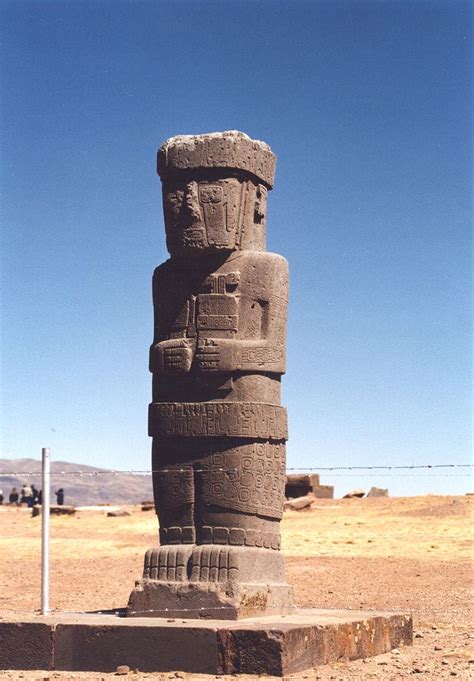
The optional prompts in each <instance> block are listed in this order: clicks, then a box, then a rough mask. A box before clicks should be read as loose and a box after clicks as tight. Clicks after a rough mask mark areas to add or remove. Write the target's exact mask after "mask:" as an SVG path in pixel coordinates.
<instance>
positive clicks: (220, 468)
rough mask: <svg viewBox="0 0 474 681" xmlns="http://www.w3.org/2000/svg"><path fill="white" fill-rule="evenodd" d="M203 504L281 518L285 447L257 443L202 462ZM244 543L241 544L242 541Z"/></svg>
mask: <svg viewBox="0 0 474 681" xmlns="http://www.w3.org/2000/svg"><path fill="white" fill-rule="evenodd" d="M200 465H201V466H202V469H203V472H202V473H200V474H199V475H201V479H202V497H203V500H204V502H205V503H207V504H213V505H215V506H220V507H222V508H226V509H231V510H237V511H241V512H243V513H249V514H252V515H261V516H265V517H268V518H281V517H282V514H283V503H284V492H285V481H286V475H285V445H284V444H281V443H276V442H257V443H254V444H253V445H244V446H242V447H238V448H234V449H229V450H227V451H226V452H225V454H223V453H216V454H212V455H211V456H210V457H207V458H206V459H202V460H201V464H200ZM242 543H243V542H242Z"/></svg>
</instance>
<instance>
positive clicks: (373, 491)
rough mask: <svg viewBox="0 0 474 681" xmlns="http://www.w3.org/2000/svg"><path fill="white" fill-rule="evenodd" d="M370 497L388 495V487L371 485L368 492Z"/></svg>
mask: <svg viewBox="0 0 474 681" xmlns="http://www.w3.org/2000/svg"><path fill="white" fill-rule="evenodd" d="M367 496H368V497H388V489H382V488H381V487H371V488H370V489H369V491H368V492H367Z"/></svg>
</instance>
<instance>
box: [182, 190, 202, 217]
mask: <svg viewBox="0 0 474 681" xmlns="http://www.w3.org/2000/svg"><path fill="white" fill-rule="evenodd" d="M183 210H184V212H185V213H187V214H188V215H191V216H193V217H199V216H200V210H199V197H198V187H197V182H189V183H188V184H187V185H186V191H185V193H184V201H183Z"/></svg>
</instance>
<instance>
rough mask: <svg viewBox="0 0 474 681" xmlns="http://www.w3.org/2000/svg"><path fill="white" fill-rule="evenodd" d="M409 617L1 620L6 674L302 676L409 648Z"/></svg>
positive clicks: (319, 613)
mask: <svg viewBox="0 0 474 681" xmlns="http://www.w3.org/2000/svg"><path fill="white" fill-rule="evenodd" d="M412 638H413V623H412V619H411V617H410V616H409V615H400V614H396V615H395V614H392V613H383V612H381V613H373V612H371V613H365V612H359V613H358V612H353V611H337V610H333V611H324V610H294V612H293V614H291V615H287V616H279V617H259V618H257V619H247V620H241V621H239V622H229V621H222V620H211V621H199V620H184V619H183V620H180V619H175V618H168V619H159V618H157V619H149V618H138V617H137V618H130V617H127V618H125V617H118V616H116V615H105V614H100V615H97V614H96V615H93V614H90V615H87V614H86V615H74V614H68V615H60V614H59V615H50V616H47V617H41V616H36V617H34V618H30V619H26V620H25V619H23V620H21V619H18V618H17V619H11V620H2V621H1V622H0V669H42V670H65V671H86V672H87V671H90V672H92V671H95V672H114V671H115V670H116V668H117V667H118V666H119V665H128V666H129V667H130V669H137V670H138V671H139V672H170V671H182V672H189V673H191V674H266V675H272V676H284V675H287V674H297V673H298V672H303V671H305V670H307V669H310V668H312V667H316V666H318V665H322V664H327V663H329V662H336V661H341V660H356V659H359V658H364V657H370V656H372V655H379V654H381V653H386V652H388V651H389V650H392V649H393V648H399V647H400V646H402V645H409V644H411V643H412Z"/></svg>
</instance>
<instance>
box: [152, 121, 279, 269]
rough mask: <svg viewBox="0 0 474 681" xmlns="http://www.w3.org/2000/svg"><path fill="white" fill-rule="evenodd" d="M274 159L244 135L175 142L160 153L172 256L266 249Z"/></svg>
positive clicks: (183, 138) (184, 137) (264, 146)
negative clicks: (268, 198)
mask: <svg viewBox="0 0 474 681" xmlns="http://www.w3.org/2000/svg"><path fill="white" fill-rule="evenodd" d="M274 172H275V156H274V154H273V153H272V151H271V149H270V147H269V146H268V145H267V144H265V143H264V142H259V141H256V140H252V139H250V137H248V136H247V135H245V134H244V133H242V132H236V131H228V132H220V133H210V134H207V135H180V136H178V137H171V138H170V139H169V140H167V141H166V142H165V143H164V144H163V145H162V146H161V147H160V149H159V150H158V174H159V175H160V177H161V180H162V183H163V210H164V217H165V228H166V243H167V247H168V250H169V252H170V253H171V255H176V256H187V255H200V254H206V253H215V252H216V251H235V250H263V249H264V248H265V217H266V204H267V192H268V190H269V189H271V188H272V186H273V177H274Z"/></svg>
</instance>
